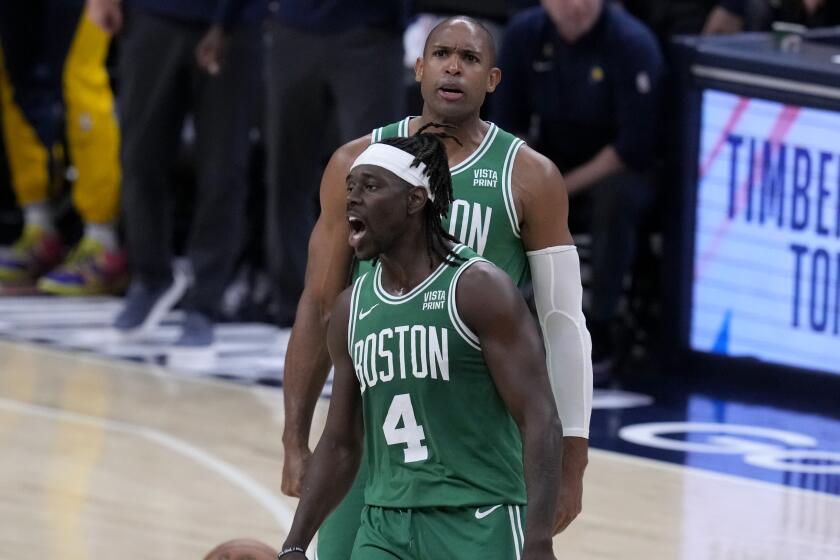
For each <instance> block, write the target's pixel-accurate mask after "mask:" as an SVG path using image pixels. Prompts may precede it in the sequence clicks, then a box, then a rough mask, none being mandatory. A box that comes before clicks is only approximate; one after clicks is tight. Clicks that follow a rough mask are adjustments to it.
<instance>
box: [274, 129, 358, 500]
mask: <svg viewBox="0 0 840 560" xmlns="http://www.w3.org/2000/svg"><path fill="white" fill-rule="evenodd" d="M369 143H370V137H369V136H364V137H362V138H359V139H357V140H354V141H352V142H350V143H348V144H345V145H344V146H342V147H341V148H339V149H338V150H336V152H335V153H334V154H333V156H332V158H331V159H330V162H329V163H328V164H327V168H326V170H325V171H324V175H323V177H322V179H321V190H320V199H321V215H320V217H319V218H318V221H317V223H316V224H315V228H314V229H313V231H312V236H311V237H310V239H309V258H308V260H307V263H306V277H305V280H304V289H303V293H302V294H301V298H300V302H299V303H298V309H297V316H296V318H295V324H294V327H293V328H292V335H291V338H290V339H289V346H288V348H287V350H286V362H285V367H284V373H283V402H284V406H285V423H284V429H283V448H284V454H285V458H284V461H283V481H282V490H283V493H284V494H286V495H289V496H300V492H301V484H302V482H303V476H304V473H305V472H306V463H307V462H308V460H309V458H310V456H311V453H310V451H309V432H310V429H311V426H312V414H313V412H314V410H315V404H316V402H317V401H318V396H319V395H320V394H321V389H323V387H324V382H325V381H326V379H327V374H328V373H329V369H330V358H329V354H328V353H327V345H326V342H325V340H326V333H327V324H328V322H329V319H330V311H331V309H332V306H333V303H334V302H335V299H336V297H337V296H338V294H340V293H341V291H342V290H343V289H344V288H346V287H347V284H348V278H349V274H350V266H351V262H352V256H353V253H352V251H351V250H350V246H349V245H348V244H347V235H348V231H349V230H348V226H347V215H346V188H345V179H346V177H347V173H348V172H349V170H350V166H351V165H352V163H353V161H354V160H355V159H356V157H358V155H359V154H360V153H361V152H362V150H364V149H365V147H366V146H368V145H369Z"/></svg>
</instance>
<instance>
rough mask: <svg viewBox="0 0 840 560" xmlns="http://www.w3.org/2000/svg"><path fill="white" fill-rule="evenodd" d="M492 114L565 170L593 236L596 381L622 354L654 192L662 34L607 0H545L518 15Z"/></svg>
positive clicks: (579, 219) (580, 220)
mask: <svg viewBox="0 0 840 560" xmlns="http://www.w3.org/2000/svg"><path fill="white" fill-rule="evenodd" d="M499 67H500V68H501V69H502V73H503V76H504V79H502V81H501V84H500V86H499V88H498V89H497V90H496V93H495V99H494V103H493V115H492V120H493V121H494V122H496V123H497V124H498V125H499V126H501V127H504V128H506V129H508V130H510V131H511V132H514V133H516V134H518V135H520V136H522V137H524V138H527V139H528V140H529V142H530V143H531V145H532V146H533V147H534V148H535V149H536V150H537V151H539V152H540V153H542V154H544V155H546V156H547V157H549V158H550V159H552V160H553V161H554V163H555V164H556V165H557V166H558V167H559V168H560V170H561V171H562V172H563V175H564V178H565V181H566V187H567V189H568V191H569V196H570V211H569V222H570V226H571V227H572V232H573V233H575V232H580V231H582V230H584V231H588V232H590V234H591V236H592V248H591V259H590V263H591V267H592V278H591V282H590V284H591V304H590V306H589V310H588V313H589V315H588V317H587V325H589V330H590V333H591V334H592V363H593V373H594V375H595V378H596V382H599V381H603V380H604V379H605V377H606V376H607V374H608V373H609V371H610V369H611V368H612V366H613V365H614V363H615V358H616V349H615V347H614V333H613V327H614V325H613V322H614V319H615V317H616V312H617V309H618V304H619V301H620V299H621V296H622V291H623V286H624V277H625V274H626V273H627V272H628V270H629V268H630V265H631V263H632V260H633V256H634V251H635V247H636V238H637V232H638V230H639V227H640V224H641V222H642V220H643V218H644V217H645V212H646V211H647V210H648V209H649V208H650V206H651V204H652V202H653V200H654V182H653V177H652V163H653V157H654V151H655V144H656V132H657V121H658V118H659V108H658V107H659V95H660V86H661V82H662V77H663V74H664V67H663V58H662V54H661V52H660V50H659V46H658V44H657V42H656V39H655V38H654V36H653V34H652V33H651V32H650V31H649V30H648V29H647V28H646V27H645V26H644V25H643V24H642V23H641V22H639V21H638V20H637V19H636V18H634V17H633V16H631V15H630V14H628V13H627V12H626V11H625V10H624V9H623V8H622V7H621V6H619V5H617V4H615V3H612V2H609V1H607V0H543V2H542V5H541V6H537V7H534V8H530V9H527V10H524V11H522V12H521V13H519V14H517V15H516V16H515V17H514V18H513V19H512V20H511V22H510V24H509V26H508V28H507V30H506V33H505V40H504V42H503V44H502V48H501V51H500V55H499Z"/></svg>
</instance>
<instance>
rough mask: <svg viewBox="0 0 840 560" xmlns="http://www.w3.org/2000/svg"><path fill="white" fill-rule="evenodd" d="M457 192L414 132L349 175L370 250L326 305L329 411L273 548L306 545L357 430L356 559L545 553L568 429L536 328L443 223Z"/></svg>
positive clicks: (356, 226)
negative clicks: (289, 519)
mask: <svg viewBox="0 0 840 560" xmlns="http://www.w3.org/2000/svg"><path fill="white" fill-rule="evenodd" d="M451 197H452V185H451V176H450V173H449V169H448V162H447V156H446V151H445V148H444V146H443V144H442V142H441V141H440V140H439V139H438V137H437V136H436V135H434V134H429V133H424V132H423V129H421V130H420V131H419V132H418V134H416V135H414V136H411V137H409V138H390V139H387V140H384V141H383V142H381V143H375V144H372V145H370V146H369V147H368V148H367V149H366V150H365V151H364V152H362V154H361V155H360V156H359V157H358V158H357V159H356V161H355V163H354V164H353V166H352V168H351V171H350V174H349V175H348V176H347V203H346V206H347V211H346V212H347V219H348V221H349V225H350V235H349V241H350V245H351V246H352V247H353V250H354V251H355V254H356V257H358V258H359V259H361V260H367V259H376V261H375V266H374V267H373V268H372V269H371V270H369V271H368V272H366V273H364V274H362V275H361V276H360V277H359V278H358V279H357V280H356V281H355V282H354V284H353V286H352V288H348V289H347V290H345V291H344V292H343V293H342V294H341V295H340V296H339V298H338V301H337V302H336V305H335V307H334V309H333V312H332V317H331V320H330V324H329V329H328V334H327V345H328V347H329V353H330V356H331V358H332V361H333V364H334V366H335V380H334V384H333V394H332V400H331V402H330V411H329V415H328V417H327V422H326V428H325V430H324V434H323V435H322V436H321V440H320V442H319V443H318V447H317V448H316V450H315V454H314V456H313V459H312V462H311V465H310V468H309V472H308V473H307V477H306V483H305V488H304V491H303V495H302V497H301V501H300V504H299V505H298V509H297V512H296V515H295V520H294V522H293V524H292V528H291V530H290V532H289V536H288V539H287V540H286V543H285V544H284V545H283V548H282V550H281V552H280V554H279V557H280V558H287V559H288V560H292V559H293V558H303V557H304V556H303V551H304V550H305V549H306V547H307V545H308V544H309V541H310V540H311V539H312V537H313V536H314V534H315V531H316V530H317V528H318V526H319V525H320V524H321V521H322V520H323V519H324V518H325V517H326V515H327V514H328V513H329V512H330V510H331V509H332V508H333V507H335V506H336V505H337V504H338V502H339V500H341V498H342V497H343V495H344V493H346V492H347V491H348V490H349V488H350V486H351V485H352V483H353V479H354V477H355V476H356V471H357V468H358V465H359V462H360V460H361V458H362V449H363V442H362V440H363V439H364V450H365V453H364V455H365V458H364V461H365V462H366V463H367V466H368V468H367V476H366V484H365V504H366V507H365V510H364V513H363V514H362V524H361V527H360V529H359V531H358V534H357V536H356V539H355V544H354V546H353V550H352V553H351V555H350V558H351V559H353V560H361V559H364V560H386V559H387V560H391V559H395V558H399V559H416V560H421V559H423V560H425V559H429V558H470V559H472V558H481V559H483V560H494V559H502V558H504V559H506V560H507V559H510V558H520V557H521V558H523V559H528V560H535V559H538V558H539V559H549V558H554V554H553V552H552V542H551V537H552V535H553V529H554V513H555V505H556V502H555V497H556V495H557V491H558V485H559V481H560V452H561V447H562V428H561V426H560V420H559V418H558V417H557V411H556V408H555V405H554V402H553V399H552V398H551V396H549V395H550V385H549V382H548V374H547V371H546V367H545V356H544V354H543V351H542V345H541V344H540V340H539V334H538V331H537V328H536V325H535V324H534V322H533V321H532V320H531V317H530V315H529V312H528V308H527V306H526V305H525V300H524V299H523V298H522V295H521V294H520V293H519V291H518V290H517V288H516V286H515V285H514V284H513V282H512V281H511V279H510V277H509V276H508V275H507V274H505V273H504V272H503V271H502V270H500V269H499V268H497V267H495V266H493V265H492V264H490V263H489V262H488V261H486V260H485V259H482V258H481V257H479V256H478V255H477V254H476V253H475V252H473V251H472V250H470V249H469V248H467V247H465V246H464V245H461V244H456V243H453V241H455V240H454V238H453V237H452V236H450V235H448V234H447V233H446V231H445V230H444V229H443V226H442V224H441V219H442V217H444V216H446V215H447V212H448V211H449V205H450V201H451ZM523 460H524V470H523ZM526 503H527V506H528V507H527V512H526V513H525V521H524V530H523V527H522V519H521V518H522V511H523V506H525V505H526Z"/></svg>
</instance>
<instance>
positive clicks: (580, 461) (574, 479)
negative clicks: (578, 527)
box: [554, 437, 589, 535]
mask: <svg viewBox="0 0 840 560" xmlns="http://www.w3.org/2000/svg"><path fill="white" fill-rule="evenodd" d="M588 455H589V441H588V440H586V439H585V438H580V437H565V438H563V476H562V478H561V479H560V495H559V496H558V498H557V516H556V517H555V522H554V534H555V535H556V534H557V533H559V532H561V531H563V530H564V529H565V528H566V527H568V526H569V524H570V523H571V522H572V521H574V520H575V517H577V516H578V514H579V513H580V511H581V509H582V508H583V472H584V471H585V470H586V465H587V463H588V462H589V457H588Z"/></svg>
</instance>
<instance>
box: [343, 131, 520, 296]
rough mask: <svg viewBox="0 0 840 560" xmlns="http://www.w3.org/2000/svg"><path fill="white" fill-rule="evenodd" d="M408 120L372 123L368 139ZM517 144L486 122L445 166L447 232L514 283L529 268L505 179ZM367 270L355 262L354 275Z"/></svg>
mask: <svg viewBox="0 0 840 560" xmlns="http://www.w3.org/2000/svg"><path fill="white" fill-rule="evenodd" d="M409 120H410V117H406V118H405V119H403V120H401V121H399V122H396V123H392V124H389V125H387V126H383V127H382V128H377V129H376V130H374V131H373V133H372V136H371V140H372V141H373V142H379V141H380V140H383V139H385V138H392V137H395V136H408V122H409ZM523 144H524V142H523V141H522V140H520V139H519V138H517V137H516V136H514V135H512V134H510V133H508V132H505V131H504V130H502V129H500V128H499V127H498V126H496V125H495V124H492V123H491V124H490V128H489V129H488V130H487V134H485V136H484V140H483V141H482V142H481V145H479V147H478V148H477V149H476V150H475V152H473V154H472V155H471V156H470V157H468V158H467V159H466V160H464V161H463V162H461V163H459V164H458V165H456V166H455V167H452V168H450V172H451V173H452V191H453V194H454V200H453V202H452V207H451V208H450V210H449V216H448V217H447V219H446V220H445V221H444V226H445V227H446V228H447V230H448V231H449V233H450V234H452V235H454V236H455V237H456V238H458V239H459V240H460V241H461V243H464V244H465V245H468V246H469V247H470V248H471V249H472V250H473V251H475V252H476V253H478V254H479V255H481V256H482V257H484V258H485V259H487V260H489V261H490V262H492V263H493V264H495V265H496V266H498V267H499V268H501V269H502V270H504V271H505V272H507V273H508V275H509V276H510V277H511V279H512V280H513V282H514V283H515V284H516V285H517V286H520V287H521V286H522V285H523V284H524V283H525V282H526V281H527V280H528V279H529V278H530V269H529V268H528V259H527V256H526V255H525V249H524V247H523V246H522V240H521V239H520V238H519V219H518V217H517V215H516V207H515V206H514V204H513V193H512V192H511V184H510V182H511V175H512V172H513V160H514V158H515V157H516V152H517V151H518V150H519V148H520V147H521V146H522V145H523ZM367 270H370V263H360V266H359V271H358V274H361V273H364V272H366V271H367Z"/></svg>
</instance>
